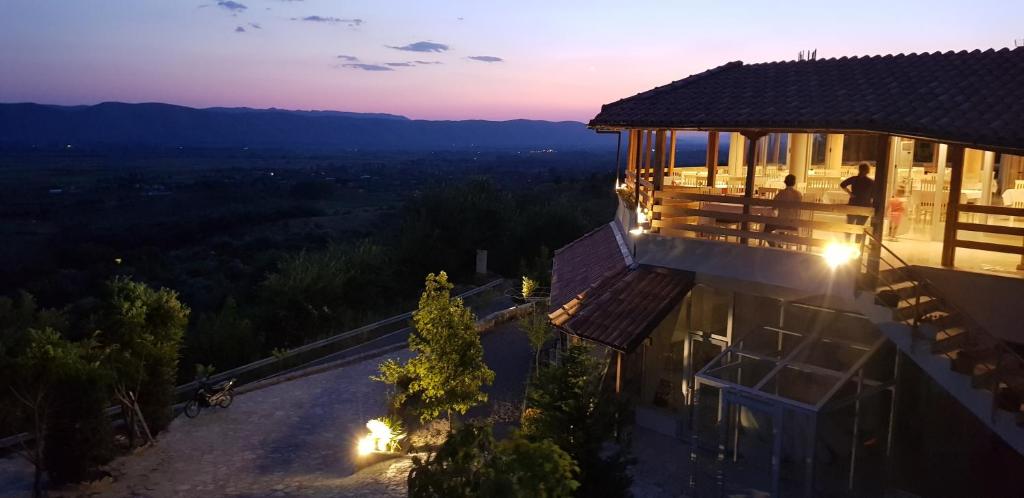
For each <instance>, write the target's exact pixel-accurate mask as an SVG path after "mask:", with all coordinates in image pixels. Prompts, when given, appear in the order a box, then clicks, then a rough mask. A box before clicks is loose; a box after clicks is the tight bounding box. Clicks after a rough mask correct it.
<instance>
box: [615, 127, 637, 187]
mask: <svg viewBox="0 0 1024 498" xmlns="http://www.w3.org/2000/svg"><path fill="white" fill-rule="evenodd" d="M636 164H637V130H630V135H629V143H627V146H626V174H625V175H626V176H629V172H630V171H634V170H636V167H637V166H636ZM615 180H616V181H617V180H618V178H615Z"/></svg>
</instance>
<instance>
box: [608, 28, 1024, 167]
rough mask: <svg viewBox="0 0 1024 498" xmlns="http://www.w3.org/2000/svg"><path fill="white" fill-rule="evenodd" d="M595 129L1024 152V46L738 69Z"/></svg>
mask: <svg viewBox="0 0 1024 498" xmlns="http://www.w3.org/2000/svg"><path fill="white" fill-rule="evenodd" d="M590 126H591V127H596V128H678V129H684V128H688V129H719V130H745V129H762V130H791V131H812V130H830V131H840V132H842V131H847V132H857V131H863V132H878V133H890V134H896V135H903V136H909V137H919V138H928V139H932V140H936V141H942V142H947V143H956V144H962V145H966V146H974V147H976V148H984V149H990V150H997V151H1006V152H1015V153H1020V152H1021V151H1024V47H1022V48H1016V49H1013V50H1011V49H1002V50H998V51H997V50H986V51H984V52H982V51H980V50H975V51H973V52H966V51H963V52H946V53H939V52H935V53H925V54H908V55H903V54H901V55H886V56H884V57H883V56H874V57H852V58H848V57H843V58H839V59H819V60H811V61H787V62H772V63H763V64H743V63H742V62H731V63H728V64H725V65H723V66H720V67H717V68H714V69H711V70H709V71H705V72H703V73H700V74H696V75H693V76H690V77H688V78H685V79H682V80H679V81H676V82H673V83H670V84H668V85H665V86H661V87H657V88H654V89H652V90H649V91H646V92H643V93H640V94H637V95H634V96H632V97H629V98H625V99H622V100H619V101H617V102H613V103H611V104H607V105H605V106H603V107H602V108H601V112H600V113H599V114H598V115H597V116H596V117H594V119H593V120H592V121H591V122H590Z"/></svg>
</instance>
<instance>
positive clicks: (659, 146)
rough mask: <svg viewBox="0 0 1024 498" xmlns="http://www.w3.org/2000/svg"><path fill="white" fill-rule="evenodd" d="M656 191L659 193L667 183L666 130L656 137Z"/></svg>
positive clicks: (658, 132)
mask: <svg viewBox="0 0 1024 498" xmlns="http://www.w3.org/2000/svg"><path fill="white" fill-rule="evenodd" d="M653 166H654V180H653V183H654V191H655V192H658V191H660V190H661V187H662V186H664V183H665V130H658V131H657V133H656V134H655V135H654V165H653Z"/></svg>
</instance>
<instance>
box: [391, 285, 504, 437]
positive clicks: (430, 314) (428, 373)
mask: <svg viewBox="0 0 1024 498" xmlns="http://www.w3.org/2000/svg"><path fill="white" fill-rule="evenodd" d="M451 290H452V284H451V283H449V282H448V275H447V274H445V272H441V273H440V274H438V275H434V274H433V273H431V274H429V275H427V280H426V286H425V288H424V290H423V294H422V295H421V296H420V301H419V307H418V309H417V310H416V311H415V312H414V313H413V316H412V318H413V328H414V330H413V333H412V335H410V337H409V349H411V350H412V351H413V352H414V353H416V356H414V357H413V358H411V359H410V360H409V361H408V362H406V363H405V364H404V365H400V364H398V363H397V362H395V361H394V360H389V361H387V362H385V363H384V364H382V365H381V367H380V371H381V375H380V377H379V378H378V380H381V381H383V382H386V383H388V384H392V385H394V386H396V387H397V388H398V393H396V398H397V401H396V403H397V404H398V405H405V406H407V407H414V409H415V410H416V411H417V412H419V413H418V415H419V418H420V420H421V421H427V420H432V419H436V418H438V417H440V416H441V415H445V414H447V416H448V422H449V427H451V425H450V424H451V415H452V412H453V411H455V412H457V413H459V414H465V413H466V411H467V410H469V409H470V408H471V407H473V406H475V405H478V404H480V403H484V402H486V401H487V394H486V393H484V392H483V391H481V387H482V386H484V385H490V384H491V382H493V381H494V372H493V371H491V369H489V368H487V365H486V364H485V363H484V358H483V353H484V351H483V345H481V344H480V335H479V334H478V333H477V331H476V327H475V324H476V319H475V318H474V317H473V313H472V312H471V311H470V310H469V309H468V308H466V305H465V304H464V303H463V302H462V299H459V298H453V297H451ZM409 400H415V401H416V403H415V404H406V403H405V402H406V401H409Z"/></svg>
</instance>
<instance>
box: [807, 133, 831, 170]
mask: <svg viewBox="0 0 1024 498" xmlns="http://www.w3.org/2000/svg"><path fill="white" fill-rule="evenodd" d="M827 143H828V135H826V134H824V133H814V134H812V135H811V166H824V165H825V152H826V151H827V150H828V145H827Z"/></svg>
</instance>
